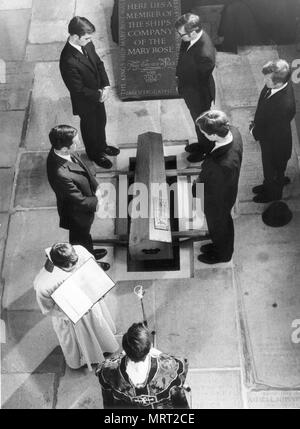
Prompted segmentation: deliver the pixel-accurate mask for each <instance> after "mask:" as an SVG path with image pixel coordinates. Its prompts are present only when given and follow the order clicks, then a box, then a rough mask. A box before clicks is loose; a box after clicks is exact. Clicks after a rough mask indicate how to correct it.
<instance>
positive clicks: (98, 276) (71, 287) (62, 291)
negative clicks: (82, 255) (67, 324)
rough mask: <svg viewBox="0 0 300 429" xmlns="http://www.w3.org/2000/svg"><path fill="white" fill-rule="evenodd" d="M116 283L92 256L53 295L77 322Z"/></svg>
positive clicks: (74, 321)
mask: <svg viewBox="0 0 300 429" xmlns="http://www.w3.org/2000/svg"><path fill="white" fill-rule="evenodd" d="M114 285H115V283H114V282H113V281H112V280H111V279H110V277H109V276H108V275H107V274H106V273H105V272H104V271H103V270H102V269H101V268H100V267H99V266H98V264H97V263H96V261H95V260H94V259H93V258H90V259H88V260H87V261H86V262H85V263H84V264H83V265H82V266H81V267H80V268H78V269H77V270H76V271H75V272H74V273H73V274H72V275H71V276H70V277H68V278H67V279H66V280H65V281H64V283H63V284H62V285H61V286H60V287H59V288H58V289H56V291H55V292H54V293H53V294H52V295H51V297H52V298H53V300H54V301H55V302H56V304H57V305H58V306H59V307H60V308H61V309H62V311H63V312H64V313H65V314H66V315H67V316H68V317H69V318H70V319H71V320H72V322H73V323H77V322H78V320H80V319H81V317H82V316H84V314H85V313H87V312H88V311H89V310H90V309H91V308H92V307H93V305H95V304H96V302H98V301H99V300H100V299H101V298H103V296H104V295H106V294H107V292H108V291H110V290H111V289H112V288H113V287H114Z"/></svg>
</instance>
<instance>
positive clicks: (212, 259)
mask: <svg viewBox="0 0 300 429" xmlns="http://www.w3.org/2000/svg"><path fill="white" fill-rule="evenodd" d="M198 261H200V262H203V264H209V265H213V264H221V263H222V262H223V263H224V262H229V261H231V258H220V257H219V256H217V255H215V254H213V253H204V254H203V255H199V256H198Z"/></svg>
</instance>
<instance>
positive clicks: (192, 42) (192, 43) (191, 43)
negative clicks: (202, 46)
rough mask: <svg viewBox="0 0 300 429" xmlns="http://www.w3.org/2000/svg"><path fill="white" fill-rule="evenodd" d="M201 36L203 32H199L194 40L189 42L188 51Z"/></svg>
mask: <svg viewBox="0 0 300 429" xmlns="http://www.w3.org/2000/svg"><path fill="white" fill-rule="evenodd" d="M202 34H203V30H201V31H200V33H199V34H198V36H197V37H196V39H193V40H191V41H190V46H189V47H188V48H187V50H189V49H190V48H191V47H192V46H193V45H194V44H195V43H197V42H198V40H199V39H201V37H202Z"/></svg>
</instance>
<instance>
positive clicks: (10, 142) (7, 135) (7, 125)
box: [0, 112, 25, 168]
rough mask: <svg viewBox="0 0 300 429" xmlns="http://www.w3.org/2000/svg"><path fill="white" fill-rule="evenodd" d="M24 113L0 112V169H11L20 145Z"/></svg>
mask: <svg viewBox="0 0 300 429" xmlns="http://www.w3.org/2000/svg"><path fill="white" fill-rule="evenodd" d="M24 116H25V114H24V112H0V123H1V139H0V153H1V157H0V168H1V167H2V168H3V167H6V168H8V167H13V166H14V164H15V161H16V159H17V153H18V149H19V145H20V143H21V135H22V127H23V122H24Z"/></svg>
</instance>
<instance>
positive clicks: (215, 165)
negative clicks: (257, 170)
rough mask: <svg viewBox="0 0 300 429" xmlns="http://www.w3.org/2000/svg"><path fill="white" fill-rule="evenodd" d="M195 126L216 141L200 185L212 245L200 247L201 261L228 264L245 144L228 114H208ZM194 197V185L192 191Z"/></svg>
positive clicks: (202, 171)
mask: <svg viewBox="0 0 300 429" xmlns="http://www.w3.org/2000/svg"><path fill="white" fill-rule="evenodd" d="M196 124H197V125H198V126H199V128H200V130H201V132H202V133H203V134H204V135H205V136H206V137H207V138H208V140H210V141H211V142H214V148H213V149H212V151H211V152H210V153H209V154H208V155H207V156H206V158H205V160H204V161H203V164H202V170H201V173H200V175H199V178H198V179H197V182H199V183H203V184H204V213H205V216H206V221H207V226H208V232H209V235H210V238H211V240H212V243H210V244H206V245H204V246H202V247H201V249H200V250H201V252H203V254H202V255H200V256H198V260H199V261H200V262H203V263H206V264H217V263H219V262H229V261H230V260H231V258H232V254H233V250H234V226H233V220H232V216H231V210H232V208H233V206H234V204H235V201H236V197H237V192H238V182H239V176H240V169H241V163H242V154H243V143H242V138H241V134H240V132H239V131H238V130H237V128H235V127H233V126H230V125H229V123H228V119H227V116H226V115H225V113H223V112H221V111H218V110H211V111H209V112H205V113H204V114H203V115H202V116H200V117H199V118H198V119H197V121H196ZM193 194H194V195H195V186H194V190H193Z"/></svg>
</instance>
